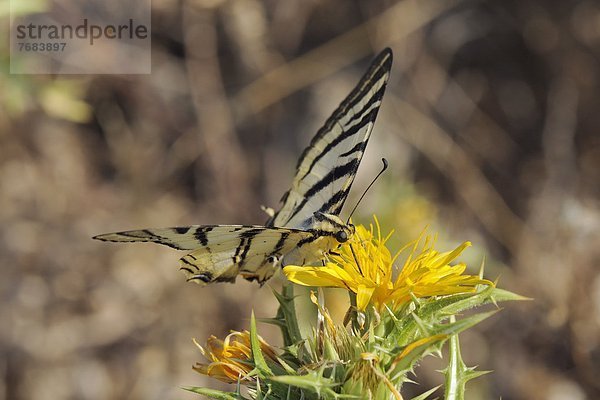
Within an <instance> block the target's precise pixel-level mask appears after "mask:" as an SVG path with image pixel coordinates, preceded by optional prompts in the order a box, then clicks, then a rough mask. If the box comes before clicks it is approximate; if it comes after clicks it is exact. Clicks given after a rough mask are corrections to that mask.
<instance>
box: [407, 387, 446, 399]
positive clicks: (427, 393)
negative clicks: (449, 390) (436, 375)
mask: <svg viewBox="0 0 600 400" xmlns="http://www.w3.org/2000/svg"><path fill="white" fill-rule="evenodd" d="M439 388H440V386H439V385H438V386H436V387H434V388H432V389H429V390H428V391H426V392H425V393H421V394H420V395H418V396H417V397H413V398H412V399H410V400H425V399H426V398H428V397H429V395H431V394H432V393H433V392H435V391H436V390H438V389H439Z"/></svg>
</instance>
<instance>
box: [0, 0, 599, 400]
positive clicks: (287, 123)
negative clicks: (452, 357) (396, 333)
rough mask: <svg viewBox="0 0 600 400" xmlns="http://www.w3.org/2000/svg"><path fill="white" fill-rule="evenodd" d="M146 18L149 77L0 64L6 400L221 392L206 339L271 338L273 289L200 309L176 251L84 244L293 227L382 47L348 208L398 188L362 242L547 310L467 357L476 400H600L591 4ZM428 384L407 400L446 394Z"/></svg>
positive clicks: (210, 292) (336, 3) (373, 206)
mask: <svg viewBox="0 0 600 400" xmlns="http://www.w3.org/2000/svg"><path fill="white" fill-rule="evenodd" d="M6 3H7V2H6V1H3V2H2V5H6ZM152 7H153V19H152V45H153V47H152V52H153V53H152V59H153V61H152V74H151V75H148V76H118V75H113V76H110V75H105V76H91V75H87V76H79V77H68V76H28V75H9V74H8V72H7V71H8V67H7V66H8V39H6V40H4V41H2V42H1V43H0V60H1V61H2V63H3V64H4V68H3V69H2V75H0V263H1V268H2V276H1V278H0V296H1V300H2V306H1V308H0V375H1V376H2V379H0V398H6V399H145V400H150V399H191V398H196V397H195V396H192V395H190V394H188V393H186V392H184V391H182V390H181V389H179V387H181V386H187V385H211V386H212V387H218V385H215V384H214V382H211V381H208V380H205V379H204V378H203V377H201V376H199V375H197V374H195V373H194V372H193V371H192V369H191V366H192V364H193V363H194V362H195V361H197V360H200V354H199V352H198V351H197V350H196V349H195V347H194V346H193V344H192V342H191V338H192V337H196V338H198V340H199V341H201V342H202V341H204V340H205V339H206V337H207V336H208V335H209V334H216V335H219V336H222V335H224V334H226V333H227V332H228V330H229V329H244V328H247V327H248V317H249V315H250V310H251V309H254V310H255V311H256V313H257V314H258V315H259V316H263V317H268V316H271V315H272V314H273V313H274V312H275V308H276V307H275V304H274V301H273V298H272V296H271V294H270V290H269V288H268V286H265V287H263V288H261V289H259V287H258V286H257V285H256V284H250V283H247V282H242V281H240V282H238V283H237V284H236V285H228V284H221V285H215V286H213V287H208V288H199V287H198V286H196V285H194V284H186V283H185V281H184V277H183V275H182V274H181V273H179V272H178V271H177V258H178V256H180V255H181V254H179V253H177V252H175V251H174V250H171V249H169V248H166V247H161V246H152V245H145V244H140V245H112V244H106V243H100V242H95V241H92V240H91V239H90V237H91V236H92V235H94V234H98V233H104V232H109V231H115V230H123V229H132V228H144V227H164V226H177V225H186V224H192V223H262V222H264V220H265V219H266V216H265V215H264V214H263V213H262V212H261V211H260V209H259V205H260V204H266V205H270V206H276V205H277V202H278V200H279V197H280V196H281V194H282V193H283V192H284V191H285V190H286V188H287V187H288V186H289V184H290V182H291V177H292V175H293V168H294V165H295V162H296V159H297V157H298V156H299V154H300V152H301V150H302V149H303V147H304V146H305V145H306V144H307V143H308V141H309V140H310V137H311V136H312V135H313V133H314V132H316V130H317V128H318V127H319V126H320V124H322V123H323V122H324V121H325V119H326V117H327V116H328V115H329V114H330V113H331V111H333V109H334V108H335V106H336V105H337V104H338V103H339V102H340V101H341V100H342V98H343V97H344V96H345V95H346V94H347V93H348V92H349V90H350V89H351V88H352V87H353V85H354V84H355V83H356V82H357V81H358V79H359V77H360V75H361V74H362V73H363V72H364V71H365V69H366V66H367V65H368V62H369V60H370V59H371V57H372V56H373V55H374V54H375V53H376V52H377V51H379V50H380V49H382V48H383V47H385V46H389V47H391V48H392V49H393V51H394V57H395V61H394V66H393V71H392V74H391V79H390V83H389V86H388V91H387V95H386V97H385V99H384V104H383V107H382V110H381V112H380V114H379V118H378V121H377V124H376V125H375V130H374V134H373V137H372V139H371V143H370V145H369V148H368V151H367V155H366V157H365V159H364V160H363V163H362V166H361V170H360V174H359V177H358V179H357V181H356V183H355V185H354V192H355V193H354V196H353V197H352V198H351V199H350V200H349V201H348V204H350V205H353V204H354V201H355V199H356V197H357V196H356V192H360V191H361V189H363V188H364V187H365V186H366V184H367V183H368V182H369V180H370V179H371V178H372V177H373V176H374V174H375V173H376V172H377V170H378V168H379V165H380V161H379V159H380V158H381V157H387V158H388V159H389V161H390V165H391V167H390V170H389V172H388V173H387V174H386V175H385V176H384V178H383V179H382V181H381V182H380V183H378V184H377V185H376V186H375V187H374V189H373V190H372V191H371V193H369V195H368V196H367V198H366V200H365V201H364V202H363V203H362V205H361V207H360V208H359V213H358V216H356V217H355V221H357V222H363V223H367V222H368V221H369V218H370V215H371V214H372V213H374V212H376V213H377V214H378V215H379V216H380V218H381V219H382V224H383V226H384V229H386V230H388V229H391V228H396V230H397V232H398V238H397V241H398V243H400V242H402V241H403V240H409V239H411V238H413V237H414V236H415V235H416V234H418V232H420V231H421V230H422V229H423V227H424V226H425V225H426V224H430V230H433V231H439V232H440V240H439V244H440V247H441V248H442V249H447V248H449V246H451V245H454V244H456V243H458V242H461V241H464V240H471V241H473V243H474V248H472V249H470V250H469V251H468V252H467V261H468V262H469V263H470V264H471V265H472V266H473V271H476V270H477V268H478V266H479V263H480V262H481V259H482V258H483V257H485V258H486V273H487V276H488V277H489V278H491V279H495V278H496V277H500V286H502V287H505V288H508V289H510V290H513V291H516V292H518V293H520V294H523V295H526V296H529V297H533V298H535V301H533V302H527V303H521V304H508V305H504V307H505V310H504V311H503V312H501V313H500V314H498V315H496V316H494V318H493V319H491V320H489V321H486V322H485V323H484V324H482V325H481V326H480V327H478V329H477V330H476V331H474V332H470V333H468V334H465V335H463V337H462V346H463V350H464V353H465V359H466V361H467V362H468V363H469V364H470V365H474V364H476V365H479V367H480V369H484V370H494V373H492V374H490V375H487V376H484V377H482V378H479V379H478V380H476V381H474V382H473V383H472V384H471V386H470V388H471V391H470V392H469V395H470V396H469V398H472V399H498V398H502V399H505V400H509V399H575V400H579V399H597V398H600V380H599V379H598V377H600V269H599V268H598V265H599V260H600V247H599V246H600V240H599V233H598V232H599V228H600V214H599V203H598V192H599V190H600V185H599V182H600V135H599V134H598V130H599V129H600V62H599V57H600V4H599V3H598V2H597V1H593V0H580V1H575V0H572V1H569V0H537V1H536V0H520V1H517V0H503V1H491V0H480V1H477V0H474V1H466V0H465V1H460V0H457V1H449V0H421V1H400V2H394V1H382V0H374V1H369V2H366V1H347V0H346V1H343V0H314V1H305V0H291V1H276V0H222V1H221V0H196V1H191V0H189V1H175V0H153V4H152ZM5 8H6V7H5ZM5 8H2V13H3V14H1V18H2V23H3V24H8V15H7V13H6V10H5ZM7 30H8V29H4V30H3V32H4V33H6V31H7ZM107 56H109V55H107ZM348 209H349V207H347V209H346V211H347V210H348ZM273 285H274V286H277V281H276V280H274V281H273ZM260 329H261V333H263V332H264V336H265V337H267V338H269V340H270V341H271V342H275V344H276V340H277V339H276V338H277V335H276V332H275V331H273V330H272V329H269V328H268V327H264V326H261V328H260ZM433 369H434V368H432V365H429V362H426V363H424V365H423V366H422V368H421V369H420V370H419V371H418V374H419V375H418V378H417V379H416V380H417V381H418V382H419V383H420V384H421V385H420V386H413V387H410V388H409V387H407V391H406V397H407V398H408V395H409V394H411V393H418V392H422V391H424V390H425V389H427V388H429V387H431V386H432V385H434V384H437V383H436V382H439V379H440V374H439V373H437V372H435V371H434V370H433Z"/></svg>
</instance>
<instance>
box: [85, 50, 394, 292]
mask: <svg viewBox="0 0 600 400" xmlns="http://www.w3.org/2000/svg"><path fill="white" fill-rule="evenodd" d="M391 62H392V53H391V50H389V49H386V50H384V51H382V52H381V53H380V54H379V55H378V56H377V57H376V58H375V60H374V61H373V62H372V64H371V67H370V68H369V70H368V71H367V73H366V74H365V75H364V76H363V77H362V79H361V80H360V82H359V83H358V85H357V86H356V87H355V88H354V90H353V91H352V92H351V93H350V94H349V95H348V97H347V98H346V99H345V100H344V101H343V102H342V103H341V104H340V106H339V107H338V108H337V109H336V110H335V111H334V113H333V114H332V115H331V117H330V118H329V119H328V120H327V121H326V123H325V125H324V126H323V127H322V128H321V129H320V130H319V131H318V132H317V134H316V135H315V136H314V137H313V139H312V140H311V143H310V145H309V146H308V147H307V148H306V149H305V150H304V152H303V153H302V155H301V157H300V160H299V161H298V164H297V168H296V175H295V177H294V180H293V182H292V186H291V188H290V189H289V190H288V191H287V192H286V193H285V194H284V196H283V197H282V200H281V202H282V205H281V207H280V209H279V210H278V211H274V210H271V209H265V210H266V211H267V213H268V214H269V215H270V218H269V221H267V223H266V224H265V226H261V225H191V226H185V227H175V228H162V229H142V230H133V231H124V232H116V233H108V234H103V235H98V236H95V237H94V239H98V240H103V241H110V242H154V243H159V244H163V245H166V246H169V247H172V248H174V249H177V250H187V251H191V252H190V253H188V254H187V255H185V256H183V257H182V258H181V259H180V262H179V265H180V269H181V270H182V271H183V272H184V273H185V274H186V276H187V279H188V280H189V281H194V282H196V283H199V284H201V285H206V284H209V283H212V282H234V281H235V279H236V277H237V276H242V277H243V278H245V279H247V280H256V281H258V282H259V283H261V284H262V283H264V282H265V281H266V280H268V279H269V278H270V277H271V276H272V275H273V273H274V272H275V271H276V269H277V267H279V266H284V265H289V264H295V265H310V264H315V263H318V262H322V260H324V259H325V258H326V257H327V254H328V253H330V252H332V251H334V250H335V249H337V248H338V247H339V246H340V245H341V244H342V243H344V242H345V241H347V240H348V239H349V238H350V237H351V236H352V234H353V233H354V227H353V226H352V225H351V224H347V223H345V222H343V221H342V220H341V219H340V218H339V214H340V212H341V210H342V207H343V205H344V202H345V200H346V198H347V197H348V193H349V191H350V187H351V185H352V182H353V181H354V177H355V175H356V172H357V170H358V166H359V164H360V161H361V159H362V155H363V153H364V150H365V147H366V145H367V142H368V140H369V137H370V133H371V130H372V128H373V124H374V122H375V117H376V116H377V111H378V110H379V106H380V104H381V100H382V97H383V93H384V90H385V86H386V82H387V78H388V76H389V71H390V68H391Z"/></svg>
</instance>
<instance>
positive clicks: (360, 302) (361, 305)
mask: <svg viewBox="0 0 600 400" xmlns="http://www.w3.org/2000/svg"><path fill="white" fill-rule="evenodd" d="M374 291H375V288H374V287H367V286H365V285H358V291H357V293H356V307H358V309H359V310H365V309H366V308H367V306H368V305H369V303H370V302H371V297H373V292H374Z"/></svg>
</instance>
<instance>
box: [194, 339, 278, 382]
mask: <svg viewBox="0 0 600 400" xmlns="http://www.w3.org/2000/svg"><path fill="white" fill-rule="evenodd" d="M259 341H260V348H261V351H262V353H263V355H264V357H265V358H266V359H269V360H271V361H273V362H275V363H277V361H276V360H277V355H276V353H275V350H274V349H273V348H272V347H271V346H270V345H269V344H268V343H267V342H265V341H264V340H263V339H262V338H261V337H259ZM194 343H196V345H197V346H198V347H199V348H200V351H201V352H202V355H203V356H204V357H205V358H206V359H207V360H209V361H210V362H209V363H208V364H203V363H196V365H194V367H193V369H194V370H195V371H197V372H199V373H201V374H203V375H207V376H211V377H213V378H216V379H219V380H220V381H223V382H227V383H235V382H238V381H244V380H246V381H248V380H251V378H250V377H249V376H248V374H249V373H250V371H252V370H253V369H254V363H253V362H252V349H251V345H250V332H248V331H243V332H237V331H232V332H231V333H230V334H229V335H227V337H226V338H225V340H221V339H218V338H216V337H215V336H211V337H209V338H208V339H207V340H206V348H204V347H202V346H200V345H199V344H198V343H197V342H196V341H195V340H194Z"/></svg>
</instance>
